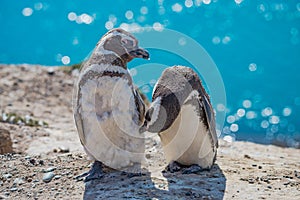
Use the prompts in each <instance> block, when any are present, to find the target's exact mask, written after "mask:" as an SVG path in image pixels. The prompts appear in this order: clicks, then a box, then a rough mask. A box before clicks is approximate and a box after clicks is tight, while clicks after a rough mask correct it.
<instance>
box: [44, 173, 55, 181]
mask: <svg viewBox="0 0 300 200" xmlns="http://www.w3.org/2000/svg"><path fill="white" fill-rule="evenodd" d="M54 176H55V174H54V173H53V172H48V173H46V174H44V176H43V181H44V182H45V183H49V182H50V181H51V180H52V178H53V177H54Z"/></svg>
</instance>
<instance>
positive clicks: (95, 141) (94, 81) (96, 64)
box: [73, 28, 149, 181]
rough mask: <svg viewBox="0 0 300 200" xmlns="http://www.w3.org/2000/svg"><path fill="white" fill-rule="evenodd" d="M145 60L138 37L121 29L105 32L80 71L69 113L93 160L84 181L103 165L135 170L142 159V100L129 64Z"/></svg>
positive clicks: (99, 174)
mask: <svg viewBox="0 0 300 200" xmlns="http://www.w3.org/2000/svg"><path fill="white" fill-rule="evenodd" d="M134 58H143V59H149V53H148V52H147V51H146V50H144V49H142V48H140V47H139V46H138V40H137V39H136V38H135V37H134V36H133V35H132V34H130V33H128V32H126V31H125V30H123V29H120V28H118V29H112V30H110V31H108V32H107V33H106V34H105V35H104V36H103V37H102V38H101V39H100V40H99V42H98V43H97V45H96V47H95V49H94V50H93V52H92V54H91V56H90V58H89V59H88V60H87V61H86V62H85V63H84V64H83V66H82V68H81V69H80V74H79V77H78V81H77V83H76V86H75V89H74V102H73V113H74V119H75V124H76V128H77V131H78V135H79V138H80V142H81V144H82V145H83V148H84V150H85V151H86V153H87V155H88V156H89V157H90V158H91V159H92V160H93V161H94V163H93V165H92V168H91V170H90V171H89V173H88V174H86V175H87V176H86V178H85V181H89V180H93V179H99V178H101V177H102V176H103V166H107V167H109V168H113V169H116V170H120V171H127V172H129V173H135V172H136V171H138V170H139V167H140V165H141V163H142V162H143V161H144V157H143V155H144V147H145V144H144V138H143V137H140V134H139V129H140V127H141V126H142V125H143V121H144V115H145V104H144V102H143V99H142V98H141V96H140V94H139V92H138V91H137V88H136V87H135V86H134V84H133V81H132V77H131V76H130V74H129V71H128V69H127V63H128V62H130V61H131V60H132V59H134Z"/></svg>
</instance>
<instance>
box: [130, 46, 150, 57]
mask: <svg viewBox="0 0 300 200" xmlns="http://www.w3.org/2000/svg"><path fill="white" fill-rule="evenodd" d="M129 54H130V55H131V56H132V57H134V58H143V59H147V60H148V59H149V53H148V51H146V50H145V49H142V48H137V49H134V50H132V51H130V53H129Z"/></svg>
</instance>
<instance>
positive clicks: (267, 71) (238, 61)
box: [0, 0, 300, 147]
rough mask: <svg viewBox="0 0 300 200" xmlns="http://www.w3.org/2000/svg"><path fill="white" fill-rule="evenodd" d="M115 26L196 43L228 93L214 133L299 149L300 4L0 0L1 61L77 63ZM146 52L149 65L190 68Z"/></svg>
mask: <svg viewBox="0 0 300 200" xmlns="http://www.w3.org/2000/svg"><path fill="white" fill-rule="evenodd" d="M120 26H121V27H123V28H131V27H136V26H139V27H145V26H148V27H149V26H151V27H154V28H156V29H160V28H162V29H163V28H165V29H172V30H176V31H178V32H181V33H183V34H186V35H187V36H189V37H191V38H193V39H194V40H196V41H197V42H198V43H199V44H200V45H202V47H203V48H204V49H205V50H206V51H207V52H208V53H209V55H210V56H211V58H212V59H213V60H214V62H215V64H216V66H217V67H218V70H219V71H220V73H221V76H222V79H223V81H224V85H225V88H226V96H227V103H226V105H221V104H217V105H214V107H215V108H216V110H217V111H219V112H222V111H223V110H224V109H225V111H226V112H227V116H226V118H225V124H224V127H220V131H221V132H222V135H223V136H227V137H226V138H227V139H228V140H232V139H233V140H234V139H237V140H249V141H254V142H258V143H272V142H274V141H276V142H277V143H280V144H284V145H287V146H294V147H297V146H298V147H299V142H300V115H299V113H300V89H299V80H300V33H299V31H300V1H299V0H291V1H286V0H276V1H262V0H235V1H234V0H228V1H221V0H218V1H217V0H202V1H201V0H195V1H192V0H186V1H163V0H158V1H150V0H148V1H146V0H143V1H137V0H127V1H120V0H118V1H113V3H112V1H106V2H100V1H92V0H86V1H76V0H65V1H58V0H56V1H55V0H53V1H38V0H37V1H31V0H26V1H16V0H1V1H0V27H1V31H0V63H32V64H42V65H64V64H65V65H69V64H74V63H78V62H81V61H82V60H84V59H85V58H86V56H87V55H88V54H89V53H90V51H91V50H92V49H93V48H94V46H95V44H96V43H97V41H98V40H99V38H100V37H101V35H103V34H104V33H105V32H106V31H107V30H108V29H110V28H112V27H120ZM183 42H184V41H183ZM148 50H149V52H150V54H151V62H153V63H155V62H156V63H162V64H164V65H173V64H183V65H189V63H188V62H187V61H186V60H185V59H183V58H181V57H179V56H174V55H169V54H167V53H166V52H160V51H158V50H155V49H148ZM136 64H147V61H135V62H133V63H131V64H130V65H129V67H130V68H132V67H133V66H134V65H136ZM158 76H159V73H157V77H158ZM208 87H209V86H208ZM212 89H213V88H210V90H212ZM144 91H145V92H148V96H149V95H150V93H151V85H150V88H148V89H145V90H144ZM212 98H213V97H212ZM224 106H225V107H226V108H224Z"/></svg>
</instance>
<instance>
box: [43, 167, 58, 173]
mask: <svg viewBox="0 0 300 200" xmlns="http://www.w3.org/2000/svg"><path fill="white" fill-rule="evenodd" d="M56 169H57V168H56V167H49V168H47V169H44V170H43V172H44V173H47V172H53V171H54V170H56Z"/></svg>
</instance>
